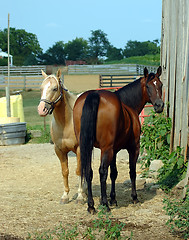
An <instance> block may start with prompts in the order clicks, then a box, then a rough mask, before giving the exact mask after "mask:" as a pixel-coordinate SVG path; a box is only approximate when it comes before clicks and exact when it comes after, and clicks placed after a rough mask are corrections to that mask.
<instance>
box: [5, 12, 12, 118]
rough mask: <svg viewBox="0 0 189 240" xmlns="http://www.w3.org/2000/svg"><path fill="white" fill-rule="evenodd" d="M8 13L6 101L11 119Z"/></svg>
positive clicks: (8, 115)
mask: <svg viewBox="0 0 189 240" xmlns="http://www.w3.org/2000/svg"><path fill="white" fill-rule="evenodd" d="M9 16H10V15H9V13H8V36H7V38H8V86H7V87H6V100H7V117H11V109H10V88H9V86H10V59H9V57H10V56H9V55H10V49H9V47H10V44H9V35H10V34H9V25H10V23H9Z"/></svg>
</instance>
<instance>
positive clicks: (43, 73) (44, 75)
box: [41, 69, 48, 78]
mask: <svg viewBox="0 0 189 240" xmlns="http://www.w3.org/2000/svg"><path fill="white" fill-rule="evenodd" d="M41 73H42V75H43V77H44V78H46V77H47V76H48V75H47V74H46V73H45V72H44V71H43V70H42V69H41Z"/></svg>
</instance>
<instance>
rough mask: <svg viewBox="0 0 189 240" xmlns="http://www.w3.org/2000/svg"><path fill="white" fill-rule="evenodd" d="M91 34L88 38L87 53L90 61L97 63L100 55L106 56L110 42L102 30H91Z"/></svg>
mask: <svg viewBox="0 0 189 240" xmlns="http://www.w3.org/2000/svg"><path fill="white" fill-rule="evenodd" d="M91 35H92V36H91V37H90V38H89V48H90V50H89V54H90V57H91V59H92V61H93V62H94V63H96V64H97V63H98V60H99V58H100V57H104V56H106V54H107V50H108V48H109V46H110V43H109V41H108V38H107V34H106V33H104V32H103V31H102V30H95V31H91Z"/></svg>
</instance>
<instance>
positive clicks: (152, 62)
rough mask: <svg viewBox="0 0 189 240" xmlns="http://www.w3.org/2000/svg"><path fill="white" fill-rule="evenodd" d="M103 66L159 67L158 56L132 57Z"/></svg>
mask: <svg viewBox="0 0 189 240" xmlns="http://www.w3.org/2000/svg"><path fill="white" fill-rule="evenodd" d="M105 64H141V65H148V66H159V65H160V54H156V55H145V56H134V57H129V58H124V59H121V60H116V61H106V62H105Z"/></svg>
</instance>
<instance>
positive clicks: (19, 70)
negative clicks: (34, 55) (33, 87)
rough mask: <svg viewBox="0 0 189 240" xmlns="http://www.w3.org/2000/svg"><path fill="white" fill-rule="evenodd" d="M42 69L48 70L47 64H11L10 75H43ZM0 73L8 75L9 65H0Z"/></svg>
mask: <svg viewBox="0 0 189 240" xmlns="http://www.w3.org/2000/svg"><path fill="white" fill-rule="evenodd" d="M41 69H42V70H43V71H45V72H46V66H45V65H35V66H20V67H18V66H12V67H11V66H10V75H12V76H22V75H41ZM0 75H5V76H7V75H8V67H7V66H0Z"/></svg>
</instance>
